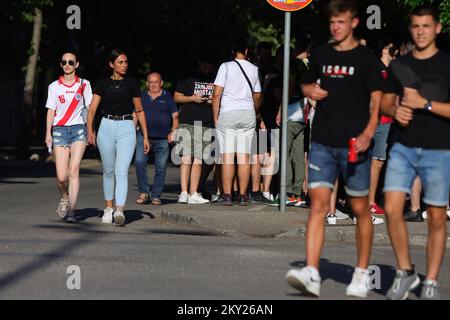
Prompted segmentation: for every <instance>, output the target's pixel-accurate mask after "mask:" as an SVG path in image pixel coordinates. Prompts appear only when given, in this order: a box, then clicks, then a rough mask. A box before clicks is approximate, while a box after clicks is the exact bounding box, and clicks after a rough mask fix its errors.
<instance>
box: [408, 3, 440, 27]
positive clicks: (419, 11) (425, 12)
mask: <svg viewBox="0 0 450 320" xmlns="http://www.w3.org/2000/svg"><path fill="white" fill-rule="evenodd" d="M413 16H417V17H423V16H432V17H433V20H434V21H435V22H436V23H439V22H440V18H439V11H438V10H437V9H435V8H432V7H425V6H422V7H417V8H415V9H414V10H413V11H412V12H411V14H410V15H409V24H411V23H412V17H413Z"/></svg>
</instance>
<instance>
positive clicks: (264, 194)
mask: <svg viewBox="0 0 450 320" xmlns="http://www.w3.org/2000/svg"><path fill="white" fill-rule="evenodd" d="M263 197H264V198H266V199H267V200H269V201H275V198H274V197H273V194H270V192H263Z"/></svg>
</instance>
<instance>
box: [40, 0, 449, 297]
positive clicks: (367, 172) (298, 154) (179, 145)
mask: <svg viewBox="0 0 450 320" xmlns="http://www.w3.org/2000/svg"><path fill="white" fill-rule="evenodd" d="M351 3H352V2H351V1H345V0H333V1H331V3H330V5H329V6H328V9H327V10H328V11H327V13H328V16H329V18H330V31H331V34H332V38H331V39H330V42H329V43H328V44H326V45H320V46H318V45H316V44H312V43H299V44H298V45H297V47H296V48H295V49H294V50H292V51H291V57H292V59H291V60H292V61H291V69H290V74H289V84H288V85H289V103H288V105H289V107H288V119H286V124H287V132H288V140H287V141H288V158H287V159H280V149H281V148H280V131H279V128H280V127H281V125H282V123H283V119H282V109H281V108H282V107H281V106H282V93H283V85H284V83H283V62H284V61H283V48H278V49H277V50H276V51H275V52H276V54H275V56H272V54H273V52H274V50H275V48H273V47H272V45H271V44H269V43H266V42H263V43H260V44H259V45H258V46H257V48H256V50H255V52H253V51H252V48H251V47H250V46H249V45H248V43H247V42H246V41H245V40H244V39H242V38H239V39H237V40H236V41H235V43H234V44H233V46H232V48H231V53H232V60H231V61H228V62H225V63H223V64H221V65H220V66H218V65H217V64H216V61H215V60H214V59H212V58H211V57H210V56H209V55H207V54H205V55H202V56H200V57H199V59H198V68H197V70H195V71H192V72H190V73H189V74H187V75H186V76H185V77H183V79H181V80H180V81H179V82H178V84H177V85H176V88H175V91H174V94H173V95H172V94H171V92H169V91H168V90H166V89H165V88H164V75H162V74H160V73H158V72H155V71H151V72H149V73H148V76H147V78H146V79H145V80H146V86H147V87H146V90H144V92H141V90H140V87H139V81H138V80H137V79H134V78H132V77H131V76H129V75H128V74H127V71H128V58H127V55H126V53H125V52H123V51H120V50H115V51H114V52H112V53H111V56H110V58H109V59H108V66H109V68H110V70H111V74H112V75H111V76H110V77H107V78H105V79H101V80H100V81H98V83H97V84H96V86H95V87H94V89H92V88H91V86H90V83H89V81H87V80H83V79H81V78H79V77H78V76H77V75H76V69H77V68H78V66H79V61H78V58H77V56H76V54H74V53H71V52H67V53H65V54H64V55H63V56H62V59H61V62H60V65H61V68H62V70H63V73H64V75H63V76H62V77H61V78H60V79H59V80H58V81H56V82H54V83H53V84H51V85H50V87H49V96H48V102H47V108H48V109H49V111H48V119H47V136H46V141H45V142H46V144H47V145H48V146H49V148H53V152H54V154H55V159H56V167H57V180H58V188H59V192H60V194H61V200H60V202H59V205H58V209H57V212H58V214H59V216H60V217H61V218H63V219H65V220H66V221H67V222H69V223H76V222H77V220H76V215H75V210H76V202H77V197H78V191H79V186H80V182H79V167H80V162H81V160H82V158H83V153H84V151H85V149H86V145H87V144H90V145H97V146H98V148H99V151H100V155H101V160H102V163H103V173H104V175H103V189H104V200H105V203H106V204H105V209H104V214H103V219H102V221H103V223H105V224H115V225H117V226H123V225H124V224H125V221H126V217H125V213H124V208H125V205H126V201H127V195H128V189H129V186H128V173H129V168H130V166H131V164H132V161H133V158H134V159H135V160H134V161H135V167H136V174H137V181H138V188H139V193H138V195H137V198H136V200H135V201H136V203H137V204H139V205H148V204H152V205H157V206H159V205H162V204H163V203H164V199H163V194H164V186H165V179H166V169H167V166H168V165H169V163H170V161H171V160H172V161H173V162H174V159H175V158H179V159H180V161H179V165H180V195H179V197H178V203H180V204H189V205H207V204H210V203H211V204H212V205H216V206H233V205H239V206H249V205H251V204H255V203H261V204H266V205H272V206H279V205H280V199H281V198H282V197H281V195H280V191H279V190H280V178H279V175H278V171H279V168H280V163H281V161H286V163H287V181H286V183H287V195H286V199H287V200H286V201H287V202H286V205H287V206H292V207H300V208H311V215H310V219H309V222H308V230H309V231H308V234H307V249H308V250H307V252H308V257H307V260H308V262H307V264H308V265H307V267H306V268H304V269H302V270H292V271H291V272H290V273H289V274H288V276H287V279H288V282H289V283H290V284H291V285H292V286H294V287H295V288H297V289H299V290H301V291H302V292H305V293H308V294H312V295H315V296H319V295H320V281H321V279H320V276H319V271H318V270H319V261H320V252H321V248H322V246H323V233H324V228H325V224H330V225H334V224H337V223H338V221H340V220H347V219H352V220H353V222H354V224H356V225H357V229H358V231H359V232H358V265H357V268H356V269H355V274H354V277H353V281H352V283H351V284H350V286H349V287H348V290H347V294H348V295H349V296H357V297H366V296H367V293H368V289H367V287H366V286H365V284H364V281H366V280H367V279H368V272H367V268H368V266H369V258H370V250H371V243H372V237H373V225H379V224H383V223H385V219H383V218H384V217H385V216H386V215H387V220H388V221H389V219H395V221H398V219H399V216H398V215H400V214H401V219H402V221H414V222H423V221H424V220H425V219H427V218H428V219H432V221H431V222H430V225H431V226H432V227H433V228H434V229H433V228H432V229H430V233H431V232H432V231H436V230H439V232H440V233H439V234H440V238H437V237H435V238H433V237H432V238H430V239H431V240H430V241H433V243H434V244H435V245H436V246H437V247H438V248H437V249H435V250H436V251H437V253H435V254H434V255H433V254H432V257H434V260H433V262H432V264H431V266H430V268H431V269H432V270H431V271H430V274H429V276H428V277H427V281H426V283H425V285H426V290H428V292H426V293H425V297H426V294H428V296H429V298H435V297H436V292H437V282H436V280H437V273H438V269H439V266H440V262H441V260H440V259H442V255H443V250H442V244H441V242H442V241H441V240H442V239H441V238H442V232H443V231H442V224H439V223H438V222H437V221H438V220H439V219H441V220H442V217H439V218H437V217H438V215H439V213H441V212H444V213H446V215H445V219H448V217H450V208H449V207H448V194H449V190H448V189H449V184H450V182H449V179H450V173H449V172H448V171H449V169H448V167H450V159H448V152H449V150H450V146H449V145H448V141H450V130H449V128H450V125H449V118H450V116H449V115H448V110H444V109H445V107H447V108H448V102H449V101H450V99H449V98H450V97H449V95H448V94H449V93H450V87H448V88H440V89H441V90H443V91H445V90H446V89H448V91H447V92H443V93H441V94H440V93H439V92H436V90H434V91H433V89H429V91H430V93H429V94H428V93H423V92H421V93H422V95H423V96H426V98H425V99H424V98H423V97H422V96H420V95H419V94H418V91H417V90H419V88H420V81H421V79H422V78H424V77H425V78H426V77H430V75H429V74H427V73H426V74H423V73H424V71H423V68H422V67H421V66H420V65H421V63H424V65H425V62H423V61H419V60H421V59H422V60H424V61H425V60H426V59H431V60H432V59H435V60H436V61H432V62H429V65H427V67H430V68H431V69H433V70H435V72H436V74H438V73H439V68H441V69H440V70H444V72H445V70H447V71H450V64H449V61H450V59H449V58H448V55H447V54H445V53H443V52H441V51H439V54H438V57H437V58H431V56H421V54H423V52H424V50H430V49H429V46H432V44H430V43H434V42H433V41H434V40H435V38H436V36H437V34H438V33H439V32H440V30H438V27H437V26H438V25H439V24H438V20H437V18H436V15H435V14H434V13H433V11H430V10H428V9H422V11H420V10H418V11H415V12H414V13H413V15H412V18H411V25H410V29H411V33H412V37H413V40H414V43H412V42H409V43H404V44H397V43H395V41H393V40H392V39H383V40H381V41H380V42H379V43H378V44H375V45H372V46H371V47H372V49H373V50H370V49H369V48H368V47H366V43H365V41H364V40H363V39H357V38H355V37H354V35H353V30H354V29H355V28H356V25H357V21H358V20H357V16H356V10H355V8H354V6H353V5H352V4H351ZM423 19H428V20H426V21H425V22H424V21H422V20H423ZM433 23H434V24H433ZM430 24H431V26H430ZM433 28H435V29H433ZM430 30H431V31H430ZM433 30H434V31H433ZM433 32H434V33H433ZM433 37H434V38H433ZM424 39H425V40H424ZM426 41H429V42H430V43H427V44H426V45H428V47H426V48H425V49H423V46H424V42H426ZM369 45H370V44H369ZM433 48H434V47H433ZM436 50H437V49H436ZM431 51H433V50H431ZM433 52H434V53H436V51H433ZM397 60H399V61H400V63H394V62H395V61H397ZM427 63H428V62H427ZM436 63H440V65H439V66H436ZM391 64H393V65H394V67H393V66H391ZM405 65H406V66H407V67H405ZM412 70H414V72H413V71H412ZM415 72H416V73H417V74H418V76H417V75H415ZM449 74H450V73H449ZM449 74H447V76H446V77H447V78H445V75H442V77H443V79H444V80H445V81H447V82H445V81H444V84H445V83H447V84H449V83H450V78H449ZM413 77H418V78H419V79H414V78H413ZM348 79H350V80H348ZM418 83H419V84H418ZM417 86H419V87H417ZM409 87H412V89H410V91H408V90H409V89H405V90H406V91H405V92H403V89H404V88H409ZM383 91H384V95H383ZM386 93H387V97H388V98H389V99H393V100H389V101H388V102H386V101H385V100H384V99H385V98H386ZM421 98H422V100H423V103H421V102H420V103H419V104H421V105H420V107H421V108H422V109H423V108H425V109H427V111H416V112H415V113H414V114H412V113H411V110H412V109H415V108H417V105H416V102H417V101H419V100H420V99H421ZM382 100H383V101H382ZM399 105H401V107H399ZM394 106H396V107H397V109H396V110H399V111H392V110H393V108H394ZM99 108H101V113H102V121H101V125H100V128H99V130H98V133H97V132H95V129H94V120H95V115H96V113H97V111H98V109H99ZM87 110H89V111H88V112H87ZM380 110H381V111H382V112H380ZM425 112H428V114H424V113H425ZM86 113H87V117H86V116H85V114H86ZM425 130H429V131H430V132H431V131H433V130H434V131H435V132H437V133H436V134H434V136H433V137H434V138H433V139H434V140H435V141H430V139H427V138H424V136H425V135H428V132H425ZM399 137H400V138H399ZM349 138H356V140H355V146H354V147H355V150H356V152H357V153H358V155H359V158H358V159H357V164H356V165H352V164H351V163H349V162H348V158H347V157H348V141H349ZM408 139H409V140H408ZM444 140H445V141H444ZM399 141H400V144H399ZM401 143H403V144H401ZM404 146H406V147H405V148H406V149H404V150H403V149H401V148H402V147H404ZM423 149H425V150H429V149H433V150H435V149H437V150H447V151H446V152H447V160H445V159H443V157H444V156H445V152H444V151H442V152H441V153H438V154H437V155H435V161H436V162H439V161H441V160H442V161H443V162H442V166H441V167H439V168H440V169H441V170H442V172H441V178H440V179H438V178H437V177H436V176H435V175H434V174H436V172H433V176H432V177H431V176H430V175H431V171H428V170H431V169H430V168H426V166H425V164H422V163H421V162H420V161H422V160H420V156H421V151H420V150H423ZM414 150H416V151H414ZM417 150H419V151H417ZM150 151H152V152H153V153H154V155H155V172H154V182H153V183H152V188H150V183H149V176H148V167H147V165H148V161H149V154H150ZM413 151H414V152H416V153H417V154H416V153H414V154H412V152H413ZM389 154H391V156H389ZM405 154H410V156H409V158H408V156H405ZM394 155H395V156H394ZM400 155H403V158H402V157H401V156H400ZM396 156H397V157H396ZM405 157H406V158H407V159H409V160H405ZM414 157H415V158H414ZM413 158H414V159H413ZM399 159H400V160H399ZM417 159H419V160H417ZM438 159H440V160H439V161H438ZM428 160H431V161H432V159H428ZM401 161H404V162H405V163H406V164H405V163H403V164H401ZM408 161H409V162H408ZM423 161H425V160H423ZM445 161H447V162H445ZM408 165H410V166H411V168H410V170H409V171H408V172H402V170H401V168H398V167H399V166H403V168H406V167H408ZM386 170H387V175H386V179H384V178H383V177H384V175H383V172H384V171H386ZM405 170H406V169H405ZM211 177H213V178H214V181H215V186H214V189H213V190H207V184H206V181H207V180H208V178H211ZM406 177H407V181H406V182H404V183H403V184H401V180H402V179H403V178H405V179H406ZM443 178H444V179H447V180H444V181H443V182H442V181H441V180H442V179H443ZM393 179H394V180H393ZM395 179H397V180H395ZM413 179H415V181H414V187H412V191H411V185H409V183H410V182H411V184H412V180H413ZM431 179H437V181H441V182H442V183H440V188H441V189H442V190H440V191H436V190H435V188H433V187H432V186H431V184H433V183H435V181H434V180H431ZM384 180H386V185H385V184H384ZM410 180H411V181H410ZM446 185H447V186H446ZM383 187H384V188H385V189H384V192H387V195H388V196H387V203H385V202H384V201H383V199H382V197H381V196H380V194H381V192H380V190H381V189H382V188H383ZM430 190H435V191H430ZM432 192H434V193H435V194H434V195H431V193H432ZM442 193H445V194H442ZM404 194H409V198H406V196H405V195H404ZM437 194H439V195H440V198H439V199H437ZM436 199H437V200H436ZM445 199H447V200H445ZM406 201H408V202H409V203H408V205H407V206H405V202H406ZM383 207H385V209H386V210H385V209H383ZM404 207H406V208H407V210H403V208H404ZM430 207H431V209H430ZM437 207H438V208H437ZM425 208H426V209H428V211H426V210H424V209H425ZM442 208H444V209H442ZM438 209H439V210H438ZM442 210H443V211H442ZM394 213H395V216H394ZM430 214H431V216H430ZM393 217H395V218H393ZM441 220H439V221H441ZM391 221H393V220H391ZM388 227H389V231H390V234H391V237H392V239H393V243H394V248H395V251H396V254H397V257H398V258H399V261H400V262H399V264H400V265H399V272H398V274H397V277H396V282H395V284H394V286H393V288H392V289H391V291H390V292H389V294H388V296H389V298H391V299H400V298H404V296H405V294H406V295H407V293H408V292H409V290H410V289H412V288H413V287H415V286H417V285H418V283H417V282H418V280H417V279H418V278H417V274H416V272H415V271H414V268H413V267H412V266H411V264H410V263H409V262H408V259H409V258H408V254H407V250H408V249H407V244H405V242H404V241H405V240H404V239H405V236H404V235H405V229H404V228H403V229H402V225H397V226H396V227H394V226H393V223H392V222H390V223H388ZM430 228H431V227H430ZM436 232H437V231H436ZM402 237H403V238H402ZM445 239H446V238H445ZM433 290H434V291H433ZM430 292H431V293H430ZM433 292H434V293H433Z"/></svg>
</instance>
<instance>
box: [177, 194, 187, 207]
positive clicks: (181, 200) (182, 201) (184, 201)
mask: <svg viewBox="0 0 450 320" xmlns="http://www.w3.org/2000/svg"><path fill="white" fill-rule="evenodd" d="M188 200H189V194H188V193H187V192H182V193H181V194H180V196H179V197H178V203H180V204H187V203H188Z"/></svg>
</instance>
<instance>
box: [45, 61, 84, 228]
mask: <svg viewBox="0 0 450 320" xmlns="http://www.w3.org/2000/svg"><path fill="white" fill-rule="evenodd" d="M79 65H80V63H79V62H78V59H77V56H76V55H75V54H74V53H70V52H67V53H65V54H64V55H63V56H62V59H61V62H60V66H61V68H62V70H63V72H64V75H63V76H61V77H60V78H59V79H58V80H57V81H55V82H53V83H52V84H51V85H50V86H49V90H48V99H47V104H46V107H47V109H48V112H47V133H46V138H45V143H46V145H47V147H48V148H49V152H53V153H54V155H55V163H56V172H57V185H58V189H59V192H60V194H61V200H60V202H59V205H58V209H57V213H58V215H59V216H60V217H61V218H62V219H64V220H65V221H66V222H68V223H76V222H77V219H76V216H75V209H76V204H77V199H78V193H79V189H80V164H81V160H82V159H83V155H84V152H85V150H86V146H87V143H86V142H87V132H86V122H85V121H84V120H83V117H82V113H83V110H87V109H88V108H89V105H90V103H91V101H92V89H91V84H90V83H89V81H87V80H83V79H80V78H79V77H78V76H77V74H76V70H77V68H78V67H79ZM52 149H53V150H52Z"/></svg>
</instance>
